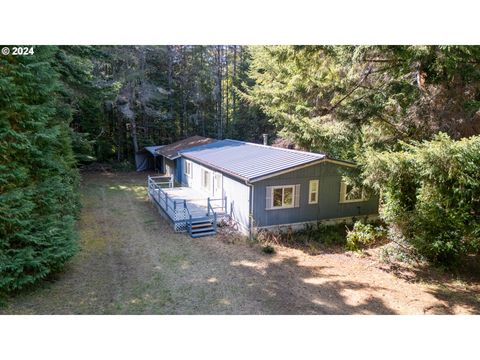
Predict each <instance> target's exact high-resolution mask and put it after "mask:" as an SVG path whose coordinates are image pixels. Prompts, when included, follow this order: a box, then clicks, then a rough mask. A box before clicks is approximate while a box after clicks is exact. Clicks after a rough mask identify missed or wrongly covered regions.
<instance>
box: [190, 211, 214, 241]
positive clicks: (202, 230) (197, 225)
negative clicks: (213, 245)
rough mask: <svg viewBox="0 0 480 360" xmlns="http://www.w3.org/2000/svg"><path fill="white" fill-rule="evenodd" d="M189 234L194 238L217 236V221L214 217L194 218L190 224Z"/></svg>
mask: <svg viewBox="0 0 480 360" xmlns="http://www.w3.org/2000/svg"><path fill="white" fill-rule="evenodd" d="M188 232H189V233H190V236H191V237H193V238H198V237H202V236H210V235H215V234H216V233H217V224H216V220H215V218H214V217H212V216H205V217H200V218H193V219H192V221H191V222H189V224H188Z"/></svg>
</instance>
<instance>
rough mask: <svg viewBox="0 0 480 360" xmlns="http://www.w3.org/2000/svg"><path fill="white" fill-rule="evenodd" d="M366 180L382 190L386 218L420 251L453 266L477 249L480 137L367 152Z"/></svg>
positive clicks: (439, 139) (445, 138)
mask: <svg viewBox="0 0 480 360" xmlns="http://www.w3.org/2000/svg"><path fill="white" fill-rule="evenodd" d="M363 162H364V164H363V165H364V175H365V179H366V180H365V182H366V184H367V185H369V186H371V187H373V188H375V189H377V190H379V191H381V192H382V194H383V201H384V208H383V217H384V219H385V220H386V221H387V222H389V223H391V224H394V225H395V226H397V227H398V228H399V229H400V230H401V231H402V233H403V235H404V236H405V239H406V240H407V241H409V242H410V243H411V244H412V245H413V246H414V247H415V248H416V249H417V251H418V252H419V253H420V254H421V255H424V256H425V257H426V258H428V259H429V260H431V261H434V262H437V263H442V264H445V265H451V264H453V263H455V262H456V261H458V259H459V258H460V257H461V256H462V255H464V254H466V253H469V252H478V251H479V248H480V246H479V244H480V240H479V235H480V223H479V220H480V171H479V169H480V136H473V137H471V138H468V139H462V140H458V141H454V140H452V139H450V138H449V137H448V136H447V135H445V134H439V135H437V136H436V137H435V138H434V139H433V140H432V141H425V142H422V143H415V144H413V145H412V144H410V145H408V144H402V149H401V150H400V151H396V152H382V153H377V152H375V151H369V152H367V153H366V156H365V158H364V161H363Z"/></svg>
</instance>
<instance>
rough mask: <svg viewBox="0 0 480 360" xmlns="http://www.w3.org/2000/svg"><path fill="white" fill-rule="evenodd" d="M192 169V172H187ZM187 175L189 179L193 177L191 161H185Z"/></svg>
mask: <svg viewBox="0 0 480 360" xmlns="http://www.w3.org/2000/svg"><path fill="white" fill-rule="evenodd" d="M188 169H190V171H187V170H188ZM185 175H186V176H188V177H191V176H192V162H191V161H189V160H185Z"/></svg>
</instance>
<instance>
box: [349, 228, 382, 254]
mask: <svg viewBox="0 0 480 360" xmlns="http://www.w3.org/2000/svg"><path fill="white" fill-rule="evenodd" d="M386 234H387V232H386V230H385V228H384V227H383V226H373V225H372V224H364V223H362V222H360V221H357V222H355V224H354V225H353V229H352V230H348V231H347V244H346V246H347V249H348V250H352V251H357V250H359V249H360V248H362V247H367V246H371V245H373V244H375V243H376V242H377V241H379V240H381V239H383V238H385V236H386Z"/></svg>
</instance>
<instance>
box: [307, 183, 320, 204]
mask: <svg viewBox="0 0 480 360" xmlns="http://www.w3.org/2000/svg"><path fill="white" fill-rule="evenodd" d="M312 183H316V184H317V191H312ZM319 183H320V182H319V181H318V180H310V181H309V182H308V203H309V204H318V192H319V191H320V184H319ZM312 194H315V200H314V201H312V200H311V199H312Z"/></svg>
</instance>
